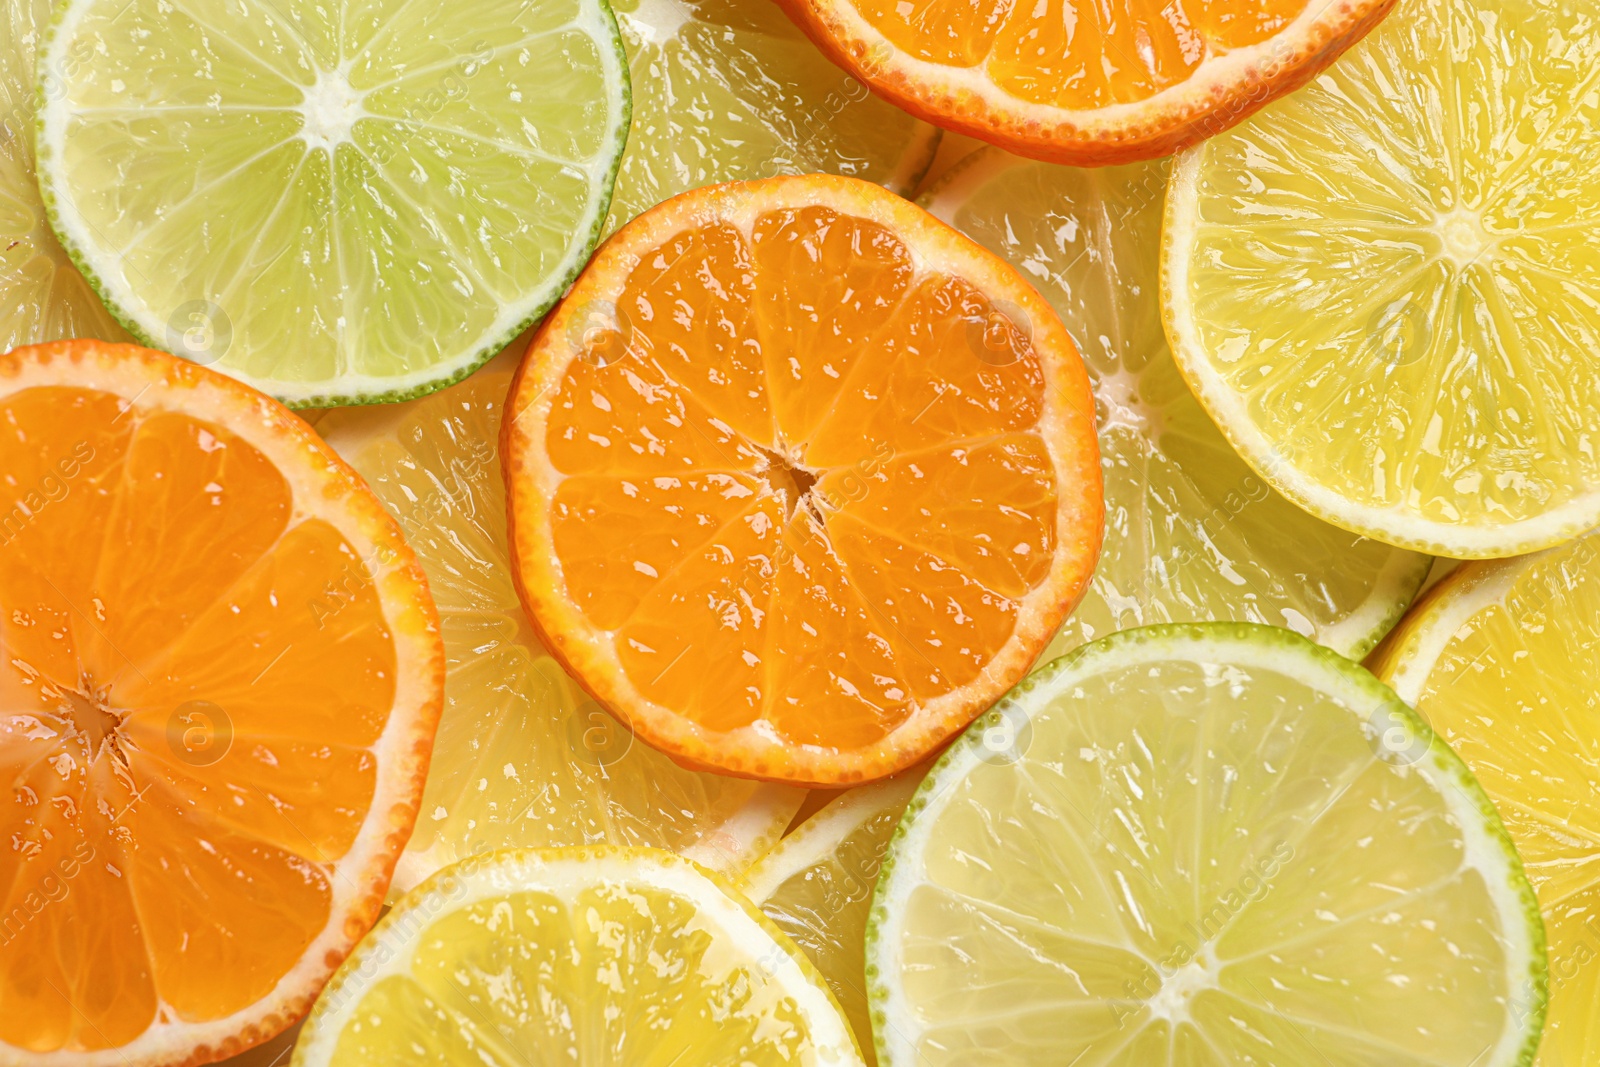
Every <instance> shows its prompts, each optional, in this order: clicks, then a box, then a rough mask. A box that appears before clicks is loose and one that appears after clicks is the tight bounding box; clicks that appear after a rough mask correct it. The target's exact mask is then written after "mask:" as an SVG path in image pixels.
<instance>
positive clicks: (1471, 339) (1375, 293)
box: [1162, 0, 1600, 557]
mask: <svg viewBox="0 0 1600 1067" xmlns="http://www.w3.org/2000/svg"><path fill="white" fill-rule="evenodd" d="M1550 41H1559V42H1561V44H1560V46H1559V47H1555V46H1552V47H1544V46H1543V44H1540V45H1537V46H1536V45H1535V43H1534V42H1550ZM1597 60H1600V22H1596V20H1595V19H1594V18H1593V17H1592V13H1591V12H1590V11H1589V10H1587V9H1584V8H1577V7H1572V6H1570V5H1565V4H1560V3H1556V2H1554V0H1517V2H1515V3H1512V4H1509V5H1507V4H1503V3H1500V2H1499V0H1406V2H1405V4H1404V6H1403V7H1402V8H1401V9H1400V10H1399V11H1398V12H1397V13H1396V14H1395V16H1394V17H1393V18H1392V19H1390V20H1389V21H1387V22H1386V23H1385V24H1384V25H1383V27H1382V28H1381V29H1379V30H1378V31H1377V32H1376V33H1374V34H1373V35H1372V36H1371V37H1369V38H1368V39H1367V40H1366V41H1364V42H1362V44H1361V45H1360V46H1359V47H1358V48H1356V49H1354V50H1352V51H1351V52H1350V53H1349V54H1348V55H1347V56H1345V57H1344V59H1343V60H1341V61H1340V62H1339V63H1338V64H1337V65H1335V66H1334V67H1333V68H1331V69H1330V70H1329V71H1328V72H1327V73H1326V74H1324V75H1323V76H1322V77H1321V78H1319V79H1318V80H1317V83H1316V84H1315V85H1312V86H1309V87H1307V88H1306V89H1305V90H1304V91H1303V92H1301V93H1297V94H1295V95H1294V96H1293V97H1290V98H1289V99H1287V100H1282V101H1279V102H1278V103H1276V104H1274V105H1273V106H1272V107H1271V108H1270V109H1268V110H1266V111H1264V112H1262V114H1261V115H1260V116H1258V117H1257V118H1256V119H1255V120H1254V121H1252V122H1251V123H1249V124H1248V125H1245V126H1241V127H1238V128H1237V129H1234V130H1232V131H1230V132H1229V133H1227V134H1224V135H1223V136H1221V137H1218V138H1215V139H1213V140H1211V141H1208V142H1206V143H1205V144H1204V145H1202V146H1200V147H1198V148H1196V149H1194V150H1193V151H1192V152H1190V153H1188V154H1186V155H1185V156H1183V157H1182V158H1180V159H1179V160H1178V161H1177V163H1176V165H1175V167H1174V170H1173V180H1172V189H1171V192H1170V194H1169V196H1168V199H1167V216H1166V223H1167V225H1166V231H1165V237H1164V241H1165V247H1164V250H1163V257H1162V258H1163V271H1164V281H1163V290H1164V292H1163V298H1164V303H1165V314H1166V318H1167V331H1168V334H1169V335H1170V336H1171V337H1172V341H1173V351H1174V352H1175V354H1176V355H1177V359H1178V364H1179V366H1180V367H1181V368H1182V369H1183V372H1184V374H1185V376H1186V377H1187V378H1188V379H1189V382H1190V384H1191V385H1192V386H1193V387H1194V389H1195V392H1196V393H1198V394H1199V396H1200V399H1201V401H1202V402H1203V403H1204V404H1205V406H1206V407H1207V409H1208V410H1209V411H1210V412H1211V415H1212V417H1213V418H1215V419H1216V420H1217V422H1218V424H1219V425H1221V427H1222V429H1223V432H1224V433H1226V434H1227V435H1228V438H1229V439H1230V440H1231V441H1232V442H1233V444H1234V445H1235V446H1236V447H1237V448H1238V449H1239V451H1240V452H1241V453H1242V454H1243V455H1244V457H1245V458H1246V459H1247V460H1249V461H1250V464H1251V465H1252V466H1253V467H1255V468H1256V470H1257V471H1259V472H1260V473H1261V474H1262V476H1263V477H1265V478H1266V479H1267V480H1268V481H1270V482H1272V484H1273V485H1275V486H1276V487H1277V488H1278V489H1279V490H1280V491H1281V492H1283V493H1284V495H1286V496H1288V497H1289V498H1291V499H1292V500H1294V501H1296V502H1297V503H1299V504H1300V505H1301V506H1303V507H1305V508H1306V509H1308V510H1310V511H1312V512H1314V513H1316V514H1318V515H1320V516H1322V517H1323V518H1325V519H1327V520H1328V521H1330V522H1333V523H1336V524H1337V525H1340V526H1343V527H1345V528H1346V529H1349V530H1354V531H1356V532H1358V533H1364V534H1367V535H1368V536H1370V537H1375V538H1378V539H1380V540H1383V541H1387V542H1389V543H1391V544H1396V545H1404V546H1408V547H1412V548H1418V549H1421V550H1423V551H1428V552H1434V553H1436V554H1439V555H1448V556H1465V557H1484V556H1505V555H1511V554H1514V553H1519V552H1526V551H1529V550H1531V549H1535V548H1541V547H1545V546H1548V545H1551V544H1554V543H1556V542H1559V541H1562V540H1565V539H1566V538H1568V537H1571V536H1572V535H1573V534H1575V533H1577V532H1579V531H1580V530H1584V529H1587V528H1589V527H1591V526H1594V525H1595V524H1596V523H1597V522H1600V455H1597V454H1596V451H1595V448H1594V447H1593V444H1592V439H1593V438H1594V436H1595V434H1596V433H1597V432H1600V374H1597V373H1595V370H1594V367H1593V365H1592V363H1591V355H1592V353H1593V352H1594V350H1595V348H1596V346H1597V345H1600V314H1597V312H1596V310H1595V308H1596V302H1597V300H1600V274H1597V273H1596V271H1595V269H1594V262H1595V261H1594V257H1593V245H1592V233H1593V228H1594V226H1595V224H1596V223H1600V96H1597V95H1596V93H1595V77H1594V74H1595V69H1596V62H1597Z"/></svg>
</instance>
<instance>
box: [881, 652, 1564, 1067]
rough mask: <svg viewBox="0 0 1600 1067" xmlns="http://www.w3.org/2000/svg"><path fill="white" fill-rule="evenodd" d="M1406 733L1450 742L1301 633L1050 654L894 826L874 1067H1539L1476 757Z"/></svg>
mask: <svg viewBox="0 0 1600 1067" xmlns="http://www.w3.org/2000/svg"><path fill="white" fill-rule="evenodd" d="M1003 725H1008V726H1009V729H1008V730H1002V729H1001V727H1002V726H1003ZM997 732H1009V733H1011V734H1013V735H1014V744H1012V745H1010V746H1007V747H996V746H994V745H992V744H991V743H990V738H991V736H992V735H993V734H994V733H997ZM1395 734H1408V736H1411V737H1424V738H1425V737H1427V736H1428V735H1427V727H1426V726H1425V725H1424V724H1423V723H1422V721H1421V720H1420V719H1418V718H1417V717H1416V714H1415V713H1414V712H1412V711H1411V709H1409V708H1408V707H1406V706H1405V705H1404V704H1402V703H1401V702H1400V701H1399V700H1398V699H1397V698H1396V697H1395V695H1394V694H1393V693H1392V692H1390V690H1388V689H1387V688H1385V687H1384V686H1383V685H1382V684H1381V683H1379V682H1377V681H1376V680H1374V679H1373V677H1372V676H1371V675H1369V674H1368V673H1366V672H1365V671H1363V670H1362V669H1361V668H1359V667H1357V666H1356V665H1355V664H1353V663H1351V662H1349V661H1348V660H1346V659H1343V658H1342V657H1340V656H1337V655H1335V654H1334V653H1332V652H1329V651H1328V650H1326V649H1323V648H1319V647H1318V646H1316V645H1313V644H1311V643H1310V642H1308V641H1306V640H1305V639H1303V638H1301V637H1299V636H1297V635H1295V634H1292V633H1290V632H1288V631H1286V630H1279V629H1273V628H1269V627H1263V626H1255V625H1249V624H1243V623H1210V624H1204V625H1168V626H1152V627H1146V628H1143V629H1139V630H1129V631H1124V632H1122V633H1120V634H1114V635H1112V636H1111V637H1108V638H1105V639H1103V640H1101V641H1098V642H1096V643H1094V644H1092V645H1088V646H1085V647H1084V648H1082V649H1079V650H1078V651H1076V652H1073V653H1070V654H1069V655H1067V656H1065V657H1063V658H1061V659H1059V660H1057V661H1056V662H1055V663H1054V664H1052V665H1051V666H1050V667H1049V668H1047V669H1045V670H1044V671H1041V672H1040V673H1038V674H1036V675H1034V676H1032V677H1031V678H1030V679H1028V680H1027V681H1025V682H1024V683H1023V684H1022V685H1020V686H1018V687H1017V688H1016V689H1015V690H1013V691H1012V693H1011V694H1010V696H1009V697H1008V698H1007V699H1006V700H1005V701H1003V702H1002V703H1001V704H1000V705H999V706H998V707H997V708H996V709H995V710H993V711H991V712H990V713H989V715H988V716H986V717H985V718H983V719H979V720H978V722H977V723H975V724H974V725H973V727H972V728H971V729H970V730H969V731H968V732H967V733H966V734H965V735H963V737H962V738H961V740H959V741H958V742H956V744H955V745H954V746H952V747H951V749H950V750H949V751H948V752H947V753H946V754H945V756H944V757H943V758H942V759H941V760H940V761H939V763H938V764H937V765H936V766H935V767H934V769H933V770H932V771H931V772H930V773H929V775H928V777H927V778H926V779H925V780H924V781H923V784H922V786H921V788H920V789H919V791H918V793H917V795H916V796H915V797H914V798H913V799H912V801H911V804H910V806H909V807H908V808H907V810H906V814H905V816H904V818H903V819H902V820H901V823H900V828H899V830H898V831H897V832H896V834H895V837H894V840H893V842H892V844H891V845H890V849H889V855H888V858H887V859H886V860H885V861H884V869H883V873H882V875H881V876H880V878H879V881H878V889H877V895H876V897H875V899H874V902H873V908H872V915H871V919H870V921H869V924H868V930H867V978H868V982H869V983H870V989H871V1000H872V1012H873V1028H874V1031H875V1032H876V1035H877V1042H878V1059H879V1062H880V1063H885V1064H888V1065H889V1067H912V1065H913V1064H914V1065H916V1067H945V1065H947V1064H949V1065H953V1064H963V1065H968V1064H974V1063H996V1064H998V1063H1002V1062H1003V1063H1006V1064H1010V1065H1014V1067H1027V1065H1031V1064H1050V1065H1053V1067H1056V1065H1061V1064H1068V1063H1077V1064H1096V1065H1108V1067H1109V1065H1116V1067H1133V1065H1137V1067H1157V1065H1179V1064H1181V1065H1183V1067H1229V1065H1233V1064H1273V1065H1290V1064H1295V1065H1300V1064H1304V1065H1312V1064H1324V1063H1326V1064H1328V1065H1331V1067H1357V1065H1367V1064H1376V1063H1382V1064H1385V1065H1386V1067H1469V1065H1470V1067H1509V1065H1512V1064H1526V1063H1527V1062H1528V1061H1529V1060H1530V1059H1531V1058H1532V1055H1533V1050H1534V1048H1535V1046H1536V1045H1537V1043H1538V1039H1539V1026H1540V1022H1541V1019H1542V1015H1543V1011H1542V1007H1543V1001H1544V983H1545V950H1544V935H1543V928H1542V926H1541V924H1540V921H1539V912H1538V906H1537V904H1536V902H1535V901H1534V897H1533V892H1532V890H1531V889H1529V887H1528V882H1527V880H1526V878H1525V877H1524V875H1523V872H1522V866H1521V864H1520V862H1519V861H1518V859H1517V854H1516V851H1515V849H1514V848H1513V847H1512V845H1511V842H1510V840H1509V839H1508V838H1507V836H1506V833H1505V830H1504V828H1503V827H1502V826H1501V823H1500V820H1499V817H1498V816H1497V815H1496V814H1495V811H1494V807H1493V805H1491V804H1490V803H1489V800H1488V798H1487V797H1485V796H1484V793H1483V790H1482V789H1481V788H1480V787H1479V786H1478V784H1477V783H1476V782H1475V781H1474V780H1473V778H1472V775H1471V773H1470V772H1469V771H1468V770H1467V769H1466V768H1465V767H1464V766H1462V764H1461V761H1460V760H1459V759H1458V758H1457V757H1456V756H1455V755H1454V753H1452V752H1451V751H1450V749H1449V748H1448V747H1447V746H1445V745H1443V744H1437V745H1433V746H1431V747H1429V746H1427V745H1424V746H1423V747H1422V750H1421V751H1420V752H1416V751H1413V750H1412V749H1410V748H1407V747H1400V748H1390V747H1388V743H1389V741H1390V739H1391V737H1392V736H1393V735H1395ZM1002 1049H1003V1050H1004V1053H1003V1057H997V1056H996V1050H1002Z"/></svg>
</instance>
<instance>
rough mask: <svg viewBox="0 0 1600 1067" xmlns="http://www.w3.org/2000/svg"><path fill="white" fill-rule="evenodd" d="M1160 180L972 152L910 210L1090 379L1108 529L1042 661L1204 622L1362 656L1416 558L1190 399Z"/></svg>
mask: <svg viewBox="0 0 1600 1067" xmlns="http://www.w3.org/2000/svg"><path fill="white" fill-rule="evenodd" d="M1167 170H1168V164H1167V162H1166V161H1165V160H1161V161H1157V162H1154V163H1140V164H1134V165H1132V166H1125V167H1107V168H1104V169H1098V170H1077V169H1074V168H1070V167H1061V166H1054V165H1051V164H1048V163H1038V162H1034V161H1032V160H1025V159H1020V158H1018V157H1016V156H1012V155H1009V154H1007V153H1006V152H1003V151H1001V150H1000V149H998V148H987V149H983V150H981V151H979V152H977V153H975V154H974V155H972V156H969V157H967V159H966V160H964V161H963V162H962V163H961V164H959V165H958V166H957V167H956V169H955V170H953V171H951V172H950V173H948V174H946V175H945V177H944V178H943V179H941V180H940V182H939V184H938V185H936V186H935V187H934V189H933V190H932V191H930V192H929V193H928V195H927V196H926V197H924V199H923V203H924V206H926V207H927V208H928V210H929V211H931V212H933V213H934V214H935V215H937V216H938V217H939V218H941V219H944V220H945V221H946V222H948V223H950V224H951V225H953V226H955V227H956V228H957V229H959V230H961V231H962V232H963V233H965V234H967V235H968V236H969V237H971V238H972V239H973V240H975V241H977V242H978V243H979V244H981V245H983V246H985V247H986V248H988V249H989V250H990V251H992V252H995V253H997V254H999V255H1001V256H1003V257H1005V258H1006V259H1007V260H1008V261H1009V262H1011V263H1012V264H1013V265H1014V266H1016V267H1017V268H1018V269H1019V270H1021V271H1022V272H1023V274H1024V275H1025V276H1026V277H1027V278H1028V279H1029V280H1030V281H1032V282H1033V284H1034V285H1035V286H1036V287H1037V288H1038V289H1039V291H1040V292H1041V293H1042V294H1044V296H1045V298H1046V299H1047V300H1049V301H1050V303H1051V305H1052V306H1053V307H1054V308H1055V309H1056V311H1057V312H1058V313H1059V314H1060V315H1061V319H1062V321H1063V322H1064V323H1065V324H1066V327H1067V330H1068V332H1070V333H1071V334H1072V338H1073V340H1074V341H1076V342H1077V343H1078V350H1079V351H1080V352H1082V353H1083V358H1084V363H1085V365H1086V366H1087V367H1088V369H1089V374H1090V377H1091V378H1092V380H1093V382H1094V396H1095V423H1096V425H1097V426H1098V427H1099V431H1100V462H1101V467H1102V469H1103V471H1104V474H1105V494H1106V524H1107V529H1108V530H1109V531H1111V533H1109V534H1108V536H1107V537H1106V540H1105V544H1104V545H1103V546H1102V548H1101V550H1100V562H1099V565H1098V567H1097V568H1096V571H1095V577H1094V583H1093V585H1092V586H1091V587H1090V590H1089V592H1088V594H1087V595H1086V596H1085V597H1084V599H1083V601H1082V603H1080V604H1079V605H1078V607H1077V610H1075V611H1074V612H1073V613H1072V615H1071V616H1070V617H1069V618H1068V619H1067V621H1066V623H1065V624H1064V625H1063V626H1062V628H1061V630H1060V632H1059V633H1058V634H1057V635H1056V637H1055V639H1054V641H1052V642H1051V644H1050V647H1049V649H1048V650H1047V651H1046V652H1045V654H1044V656H1042V657H1041V661H1048V660H1050V659H1053V658H1054V657H1055V656H1058V655H1060V654H1061V653H1063V652H1066V651H1068V650H1069V649H1072V648H1075V647H1077V646H1078V645H1081V644H1083V643H1085V642H1087V641H1092V640H1094V639H1095V638H1097V637H1103V636H1105V635H1106V634H1108V633H1111V632H1113V631H1115V630H1122V629H1126V628H1128V627H1132V626H1143V625H1146V624H1149V623H1162V622H1200V621H1205V620H1212V619H1222V620H1238V621H1241V622H1259V623H1267V624H1270V625H1275V626H1283V627H1286V628H1288V629H1291V630H1294V631H1296V632H1297V633H1300V634H1303V635H1305V636H1306V637H1309V638H1311V639H1312V640H1313V641H1316V642H1318V643H1319V644H1323V645H1327V646H1328V647H1329V648H1332V649H1333V650H1334V651H1336V652H1339V653H1341V654H1343V655H1346V656H1351V657H1354V658H1359V657H1360V656H1362V655H1364V654H1365V653H1366V652H1367V651H1368V650H1370V649H1371V648H1372V646H1373V645H1374V644H1376V643H1377V641H1378V639H1379V638H1380V637H1382V636H1383V634H1384V632H1385V631H1387V630H1388V629H1389V627H1390V626H1392V625H1394V623H1395V622H1396V621H1398V619H1399V618H1400V615H1401V613H1402V612H1404V611H1405V608H1406V605H1407V604H1409V603H1410V602H1411V598H1412V597H1413V596H1414V595H1415V594H1416V592H1417V589H1418V588H1419V587H1420V586H1421V585H1422V581H1423V579H1424V578H1425V577H1426V576H1427V573H1428V564H1429V559H1428V557H1426V556H1423V555H1420V554H1418V553H1414V552H1407V551H1404V550H1402V549H1396V548H1392V547H1390V546H1388V545H1385V544H1381V543H1379V542H1376V541H1372V540H1370V539H1368V538H1365V537H1361V536H1359V535H1356V534H1351V533H1348V532H1347V531H1345V530H1341V529H1339V528H1337V527H1335V526H1330V525H1329V524H1327V523H1325V522H1322V521H1320V520H1318V519H1316V518H1314V517H1312V516H1310V515H1308V514H1306V513H1305V512H1304V511H1301V510H1300V509H1299V508H1297V507H1295V506H1294V505H1293V504H1291V503H1290V502H1289V501H1287V500H1285V499H1284V498H1283V497H1281V496H1279V495H1278V494H1277V493H1276V492H1274V491H1273V490H1272V489H1271V487H1269V486H1268V485H1267V484H1266V483H1265V482H1264V481H1262V480H1261V479H1260V478H1259V477H1257V476H1256V474H1255V473H1254V472H1253V471H1252V470H1251V469H1250V467H1249V466H1248V465H1247V464H1246V463H1245V462H1244V461H1243V460H1241V459H1239V457H1238V456H1237V455H1236V454H1235V453H1234V451H1233V449H1232V448H1231V447H1230V446H1229V445H1228V442H1227V440H1226V439H1225V438H1224V437H1223V436H1222V434H1221V433H1220V432H1219V431H1218V430H1217V428H1216V426H1215V424H1213V423H1212V421H1211V419H1210V418H1209V417H1208V416H1207V415H1206V413H1205V411H1204V410H1203V409H1202V408H1201V407H1200V405H1199V404H1198V403H1197V402H1196V401H1195V399H1194V395H1193V394H1192V393H1191V392H1190V391H1189V388H1188V386H1186V385H1185V384H1184V381H1183V378H1182V376H1181V375H1179V373H1178V369H1177V367H1176V365H1174V363H1173V361H1172V353H1171V351H1170V350H1169V349H1168V348H1167V341H1166V338H1165V337H1164V336H1162V333H1161V309H1160V286H1159V281H1160V279H1159V277H1158V274H1159V271H1158V259H1159V256H1160V249H1161V198H1162V194H1163V192H1164V191H1165V189H1166V184H1167ZM981 327H982V324H981V323H974V324H973V328H972V329H971V330H970V331H969V332H971V333H972V334H973V339H974V347H975V350H976V351H977V352H978V353H979V355H980V357H982V356H986V355H987V356H989V357H990V358H1003V357H1004V355H1005V353H1004V352H1003V351H999V352H996V353H992V354H991V353H989V351H988V350H987V349H986V348H984V347H983V337H984V334H983V330H982V328H981Z"/></svg>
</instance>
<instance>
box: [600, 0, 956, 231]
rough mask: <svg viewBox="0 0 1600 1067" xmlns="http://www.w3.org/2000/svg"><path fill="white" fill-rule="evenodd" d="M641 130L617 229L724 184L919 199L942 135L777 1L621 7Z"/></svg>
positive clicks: (640, 1) (667, 1)
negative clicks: (855, 187) (801, 185)
mask: <svg viewBox="0 0 1600 1067" xmlns="http://www.w3.org/2000/svg"><path fill="white" fill-rule="evenodd" d="M613 6H614V7H615V8H616V13H617V24H618V26H619V27H620V28H621V30H622V40H623V43H624V44H625V45H626V47H627V50H628V61H629V64H630V71H631V74H632V78H631V80H632V83H633V127H632V129H631V130H630V131H629V133H628V148H627V151H625V152H624V153H623V155H622V169H621V170H620V171H619V172H618V174H617V187H616V195H615V196H614V197H613V199H612V201H611V217H610V219H609V220H608V221H607V225H606V228H607V230H608V231H610V230H615V229H616V228H617V227H618V226H621V225H622V224H623V223H625V222H627V221H628V220H629V219H631V218H633V217H634V216H635V215H637V214H639V212H641V211H643V210H645V209H646V208H649V207H653V206H655V205H656V204H659V203H660V202H661V201H663V200H665V199H667V198H668V197H670V196H674V195H676V194H678V193H681V192H683V191H685V190H687V189H695V188H698V187H700V186H702V185H710V184H712V183H713V182H725V181H736V180H740V179H745V178H769V177H773V176H775V175H778V174H812V173H821V174H848V175H850V176H851V177H855V178H864V179H866V180H867V181H873V182H878V183H880V184H882V185H884V186H886V187H887V188H889V189H892V190H894V191H895V192H897V193H910V192H911V190H912V189H913V188H914V187H915V186H916V184H917V182H918V181H919V180H921V178H922V176H923V174H925V173H926V172H927V170H928V166H929V164H931V163H932V162H933V156H934V153H935V151H937V149H938V147H939V130H938V127H935V126H930V125H928V124H927V123H926V122H921V121H919V120H917V119H915V118H912V117H911V116H910V115H908V114H906V113H905V112H904V111H901V110H899V109H898V108H896V107H894V106H892V105H890V104H888V103H886V102H885V101H883V100H880V99H878V98H877V97H875V96H873V95H872V94H871V93H869V92H868V91H867V87H866V86H864V85H862V84H861V83H860V82H858V81H856V80H855V79H854V78H850V77H847V76H846V75H845V74H844V73H842V72H841V71H840V70H839V68H838V67H836V66H834V65H833V64H832V63H830V62H828V60H827V58H826V57H825V56H823V55H821V54H820V53H818V52H817V50H816V49H815V48H812V47H811V45H810V44H809V43H808V42H807V41H806V39H805V37H804V35H803V34H801V33H800V31H799V30H797V29H795V26H794V23H792V22H790V21H789V20H788V19H787V18H785V17H784V14H783V12H782V11H780V10H779V9H778V8H776V7H774V6H773V5H772V3H771V2H770V0H618V3H616V4H615V5H613Z"/></svg>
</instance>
